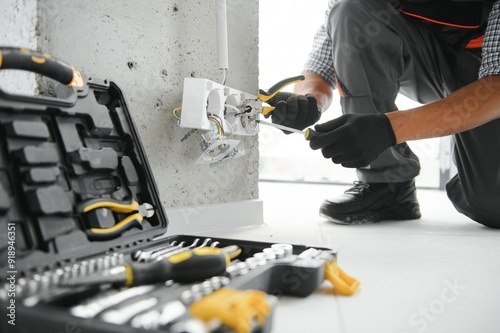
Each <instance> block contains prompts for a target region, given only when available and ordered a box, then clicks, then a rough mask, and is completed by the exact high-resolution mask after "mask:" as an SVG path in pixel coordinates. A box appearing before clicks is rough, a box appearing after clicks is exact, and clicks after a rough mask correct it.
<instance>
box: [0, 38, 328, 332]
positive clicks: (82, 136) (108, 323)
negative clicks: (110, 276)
mask: <svg viewBox="0 0 500 333" xmlns="http://www.w3.org/2000/svg"><path fill="white" fill-rule="evenodd" d="M0 51H1V54H0V69H9V68H13V69H23V70H29V71H33V72H36V73H39V74H42V75H44V76H47V77H50V78H52V79H55V80H56V81H58V83H57V85H56V86H55V91H56V95H57V96H56V97H42V96H21V95H13V94H9V93H7V92H5V91H3V90H0V235H1V242H0V276H1V278H2V282H3V287H2V289H1V290H0V303H1V308H2V310H3V312H5V311H6V313H4V315H2V317H1V318H2V319H1V325H0V327H1V328H2V330H1V331H2V332H5V333H10V332H39V333H42V332H43V333H45V332H47V333H48V332H53V333H54V332H65V333H66V332H68V333H73V332H74V333H80V332H82V333H83V332H192V333H194V332H208V331H212V332H232V331H237V332H241V333H244V332H250V331H255V332H257V331H259V332H267V331H270V330H271V323H272V309H273V306H274V304H275V297H274V296H271V295H272V294H274V295H276V294H288V295H296V296H307V295H309V294H311V293H312V292H313V291H315V290H316V289H317V288H318V286H319V285H320V284H321V283H322V282H323V280H324V278H325V265H324V262H323V259H321V260H313V259H312V257H314V256H317V255H318V253H322V255H323V256H325V254H326V257H329V258H330V259H329V260H330V261H331V260H332V258H333V259H335V252H333V251H331V250H328V249H319V248H309V247H307V246H302V245H293V247H290V248H288V247H287V246H286V245H285V246H282V248H277V247H276V246H275V247H274V248H273V246H272V244H269V243H263V242H250V241H241V240H234V239H222V238H221V239H215V238H211V239H210V238H207V237H199V236H188V235H179V236H171V237H164V238H159V239H155V237H157V236H160V235H163V234H164V233H165V231H166V229H167V226H168V219H167V216H166V214H165V212H164V210H163V208H162V204H161V200H160V198H159V196H158V191H157V187H156V184H155V181H154V178H153V175H152V172H151V169H150V166H149V164H148V160H147V157H146V154H145V152H144V149H143V146H142V145H141V142H140V139H139V136H138V133H137V130H136V128H135V126H134V122H133V120H132V118H131V116H130V113H129V110H128V108H127V105H126V102H125V99H124V97H123V95H122V93H121V91H120V89H119V88H118V87H117V86H116V85H115V84H114V83H113V82H109V81H106V80H99V79H95V78H88V79H85V78H83V77H81V75H79V73H78V72H77V71H75V70H74V69H73V68H72V67H70V66H68V65H67V64H65V63H63V62H61V61H59V60H56V59H54V58H52V57H50V56H49V55H47V54H40V53H35V52H32V51H29V50H24V49H15V48H6V47H3V48H0ZM96 202H97V203H99V202H106V203H107V204H109V203H117V204H118V205H119V204H124V205H130V204H134V203H135V204H137V205H141V207H142V205H144V204H146V203H147V204H148V205H149V208H150V209H149V211H150V212H153V215H152V216H151V215H150V214H148V212H142V213H141V212H140V208H139V207H138V206H136V207H135V209H133V210H134V211H135V212H129V211H126V212H125V211H120V210H119V209H114V211H113V209H110V207H109V206H106V207H104V206H99V204H97V206H94V208H95V209H90V210H85V209H86V208H87V207H89V205H90V204H92V203H96ZM115 208H116V207H115ZM138 212H139V215H137V214H138ZM235 245H236V246H237V247H238V248H239V249H240V250H241V253H239V252H238V253H239V255H237V256H236V257H235V258H232V259H233V262H232V263H231V264H230V266H229V267H226V266H224V269H223V270H222V272H220V273H219V274H217V275H216V276H212V277H208V278H205V279H203V280H200V281H196V279H193V281H190V282H189V283H185V282H184V283H178V282H175V281H172V280H168V281H161V282H159V283H156V284H153V285H145V286H138V287H131V288H127V287H120V286H117V285H116V284H113V283H107V284H103V283H101V284H99V283H94V284H88V285H87V284H83V285H68V284H67V282H68V281H71V280H72V279H75V278H76V279H78V278H79V279H85V278H86V277H92V276H96V275H97V276H99V275H100V274H104V273H109V272H110V271H112V270H113V269H115V268H120V267H124V266H126V265H129V264H131V263H134V262H137V261H138V260H141V256H142V259H144V256H146V257H148V256H149V257H148V258H150V259H151V256H154V255H158V254H163V257H164V258H166V259H163V260H169V258H172V256H170V257H169V256H168V252H169V251H170V253H171V254H175V253H182V252H183V251H186V249H187V250H190V251H195V250H196V249H199V248H210V249H214V248H216V249H217V248H221V249H222V248H226V247H230V246H233V247H234V246H235ZM278 247H279V246H278ZM269 249H271V250H269ZM272 249H274V252H273V250H272ZM311 250H312V251H313V253H311ZM162 251H163V252H162ZM280 251H281V252H280ZM287 251H288V252H289V253H286V252H287ZM165 253H167V254H165ZM280 253H285V256H283V255H279V254H280ZM304 253H307V255H304ZM299 257H300V258H299ZM326 257H325V258H326ZM176 260H178V261H179V260H180V261H182V260H183V259H182V258H181V259H179V258H177V259H176ZM150 263H151V261H150ZM143 264H144V265H146V264H147V263H143ZM199 270H203V268H201V266H200V268H199ZM222 290H225V291H229V294H223V293H222V292H221V291H222ZM245 291H249V292H250V291H251V292H256V291H260V292H265V294H264V293H263V294H264V295H265V297H264V298H263V299H262V294H248V293H245ZM238 292H240V293H238ZM210 296H212V297H213V300H211V299H210ZM217 297H218V298H217ZM256 297H261V299H260V302H261V303H258V301H257V300H256ZM203 300H207V304H208V307H209V308H210V309H211V310H213V311H212V312H215V313H213V315H214V316H215V318H216V320H211V318H201V319H205V321H203V323H204V324H203V325H202V324H201V322H202V321H201V319H200V318H199V317H200V316H196V315H195V314H194V313H195V311H194V310H193V304H195V303H199V302H200V301H203ZM211 302H212V303H211ZM223 303H227V304H226V305H228V306H229V307H231V306H232V307H233V308H241V309H240V310H241V311H240V312H239V313H240V314H244V315H245V316H249V317H248V318H239V317H238V312H236V313H234V312H227V311H229V310H228V308H224V306H225V305H224V304H223ZM214 304H215V305H220V306H222V308H221V309H216V306H215V307H214ZM202 305H203V304H202ZM263 307H264V308H265V309H263ZM199 311H201V313H202V315H201V317H204V315H205V314H206V315H208V314H210V313H211V311H208V310H203V307H202V308H201V310H199ZM225 311H226V312H225ZM212 319H213V318H212ZM207 322H208V323H209V324H206V323H207ZM207 325H208V326H207ZM245 325H246V326H245ZM207 327H209V328H207Z"/></svg>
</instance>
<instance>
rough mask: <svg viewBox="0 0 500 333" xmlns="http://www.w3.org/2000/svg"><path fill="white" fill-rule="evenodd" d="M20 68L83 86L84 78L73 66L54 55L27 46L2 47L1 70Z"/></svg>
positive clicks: (61, 81) (0, 51)
mask: <svg viewBox="0 0 500 333" xmlns="http://www.w3.org/2000/svg"><path fill="white" fill-rule="evenodd" d="M4 69H20V70H25V71H30V72H34V73H38V74H41V75H44V76H47V77H49V78H51V79H54V80H56V81H58V82H60V83H62V84H65V85H67V86H68V87H82V86H83V78H82V75H81V74H80V72H78V71H76V70H75V69H74V68H73V66H70V65H68V64H67V63H65V62H63V61H61V60H59V59H57V58H54V57H52V56H51V55H50V54H48V53H40V52H37V51H32V50H30V49H27V48H19V47H6V46H2V47H0V70H4Z"/></svg>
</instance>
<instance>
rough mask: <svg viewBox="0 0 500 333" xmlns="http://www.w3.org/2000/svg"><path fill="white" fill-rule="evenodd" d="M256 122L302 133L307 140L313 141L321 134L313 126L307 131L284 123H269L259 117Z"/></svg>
mask: <svg viewBox="0 0 500 333" xmlns="http://www.w3.org/2000/svg"><path fill="white" fill-rule="evenodd" d="M256 122H258V123H259V124H262V125H266V126H272V127H276V128H279V129H280V130H283V131H288V132H292V133H298V134H302V135H303V136H304V138H305V139H306V140H307V141H311V140H312V139H314V138H316V137H317V136H318V135H319V134H318V132H316V131H315V130H313V129H312V128H307V129H306V130H305V131H301V130H298V129H295V128H292V127H287V126H283V125H279V124H275V123H269V122H267V121H262V120H259V119H257V120H256Z"/></svg>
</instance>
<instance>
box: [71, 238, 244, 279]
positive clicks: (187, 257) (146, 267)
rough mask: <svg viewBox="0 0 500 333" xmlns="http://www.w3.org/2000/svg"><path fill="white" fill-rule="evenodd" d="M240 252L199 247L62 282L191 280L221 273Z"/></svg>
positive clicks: (228, 248)
mask: <svg viewBox="0 0 500 333" xmlns="http://www.w3.org/2000/svg"><path fill="white" fill-rule="evenodd" d="M240 252H241V249H239V248H238V247H234V246H229V247H227V248H223V249H220V248H211V247H200V248H197V249H194V250H190V249H189V250H185V251H182V252H179V253H176V254H174V255H172V256H170V257H167V258H165V259H162V260H159V261H155V262H151V263H139V262H134V263H131V264H128V265H125V266H118V267H113V268H111V269H108V270H105V271H102V272H97V273H95V274H92V275H88V276H80V277H76V278H73V279H69V280H68V281H65V283H63V284H64V285H65V286H68V287H70V286H79V285H93V284H112V285H114V286H123V285H124V286H126V287H135V286H141V285H147V284H154V283H159V282H165V281H168V280H173V281H175V282H179V283H191V282H196V281H202V280H205V279H208V278H211V277H213V276H216V275H221V274H223V273H224V272H225V270H226V268H227V266H229V264H230V261H231V258H234V257H235V256H237V255H238V254H239V253H240Z"/></svg>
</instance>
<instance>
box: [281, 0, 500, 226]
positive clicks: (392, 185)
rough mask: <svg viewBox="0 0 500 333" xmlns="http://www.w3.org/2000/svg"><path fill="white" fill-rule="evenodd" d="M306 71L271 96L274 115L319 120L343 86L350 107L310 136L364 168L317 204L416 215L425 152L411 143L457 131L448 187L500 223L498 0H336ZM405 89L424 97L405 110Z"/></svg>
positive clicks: (355, 216) (477, 214) (387, 216)
mask: <svg viewBox="0 0 500 333" xmlns="http://www.w3.org/2000/svg"><path fill="white" fill-rule="evenodd" d="M483 35H484V36H483ZM304 76H305V78H306V79H305V80H304V81H302V82H301V83H299V84H296V86H295V88H294V92H295V93H294V94H292V93H279V94H278V95H277V96H275V98H274V99H273V100H272V101H271V103H272V104H273V105H275V106H276V109H275V110H274V112H273V114H272V121H273V122H275V123H279V124H282V125H285V126H290V127H294V128H299V129H304V128H306V127H308V126H311V125H312V124H314V123H316V122H317V121H318V120H319V118H320V116H321V111H320V110H325V109H327V108H328V106H329V105H330V103H331V97H332V89H334V88H336V89H337V90H338V91H339V94H340V96H341V107H342V111H343V113H344V114H343V115H342V116H340V117H339V118H337V119H334V120H332V121H329V122H326V123H324V124H320V125H316V126H315V129H316V131H317V132H319V133H320V134H321V135H320V136H318V137H317V138H315V139H313V140H312V141H311V142H310V146H311V148H312V149H321V151H322V153H323V156H324V157H325V158H329V159H331V160H332V161H333V162H334V163H338V164H342V165H343V166H345V167H354V168H357V174H358V177H359V181H357V182H355V183H354V186H353V187H352V188H351V189H349V190H347V191H346V192H345V193H344V194H343V195H342V196H341V197H339V198H336V199H330V200H325V201H324V202H323V204H322V205H321V208H320V215H322V216H324V217H326V218H327V219H329V220H331V221H333V222H337V223H343V224H360V223H373V222H377V221H381V220H391V219H392V220H407V219H418V218H420V209H419V204H418V201H417V198H416V193H415V182H414V178H415V177H416V176H417V175H418V174H419V161H418V158H417V157H416V156H415V154H413V152H412V151H411V150H410V148H409V147H408V145H407V144H406V143H405V142H406V141H409V140H418V139H424V138H432V137H441V136H446V135H451V134H453V135H454V136H453V137H454V140H455V162H456V164H457V169H458V174H457V175H456V176H455V177H454V178H453V179H451V180H450V181H449V182H448V184H447V186H446V190H447V194H448V197H449V199H450V200H451V201H452V203H453V204H454V206H455V208H456V209H457V210H458V211H459V212H461V213H463V214H465V215H467V216H468V217H470V218H471V219H473V220H475V221H477V222H479V223H482V224H484V225H486V226H489V227H492V228H500V119H499V118H500V1H481V0H469V1H466V0H465V1H464V0H441V1H425V0H420V1H418V0H413V1H410V0H401V1H399V2H397V3H395V2H394V1H389V0H340V1H336V2H334V1H333V0H330V2H329V8H328V10H327V14H326V20H325V23H324V24H323V25H322V26H321V28H320V29H319V30H318V32H317V34H316V36H315V39H314V45H313V49H312V51H311V53H310V55H309V59H308V61H307V63H306V65H305V69H304ZM399 92H401V93H403V94H404V95H406V96H408V97H410V98H412V99H414V100H416V101H418V102H420V103H423V104H424V106H422V107H418V108H415V109H410V110H406V111H397V107H396V105H395V103H394V101H395V98H396V95H397V94H398V93H399Z"/></svg>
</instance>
